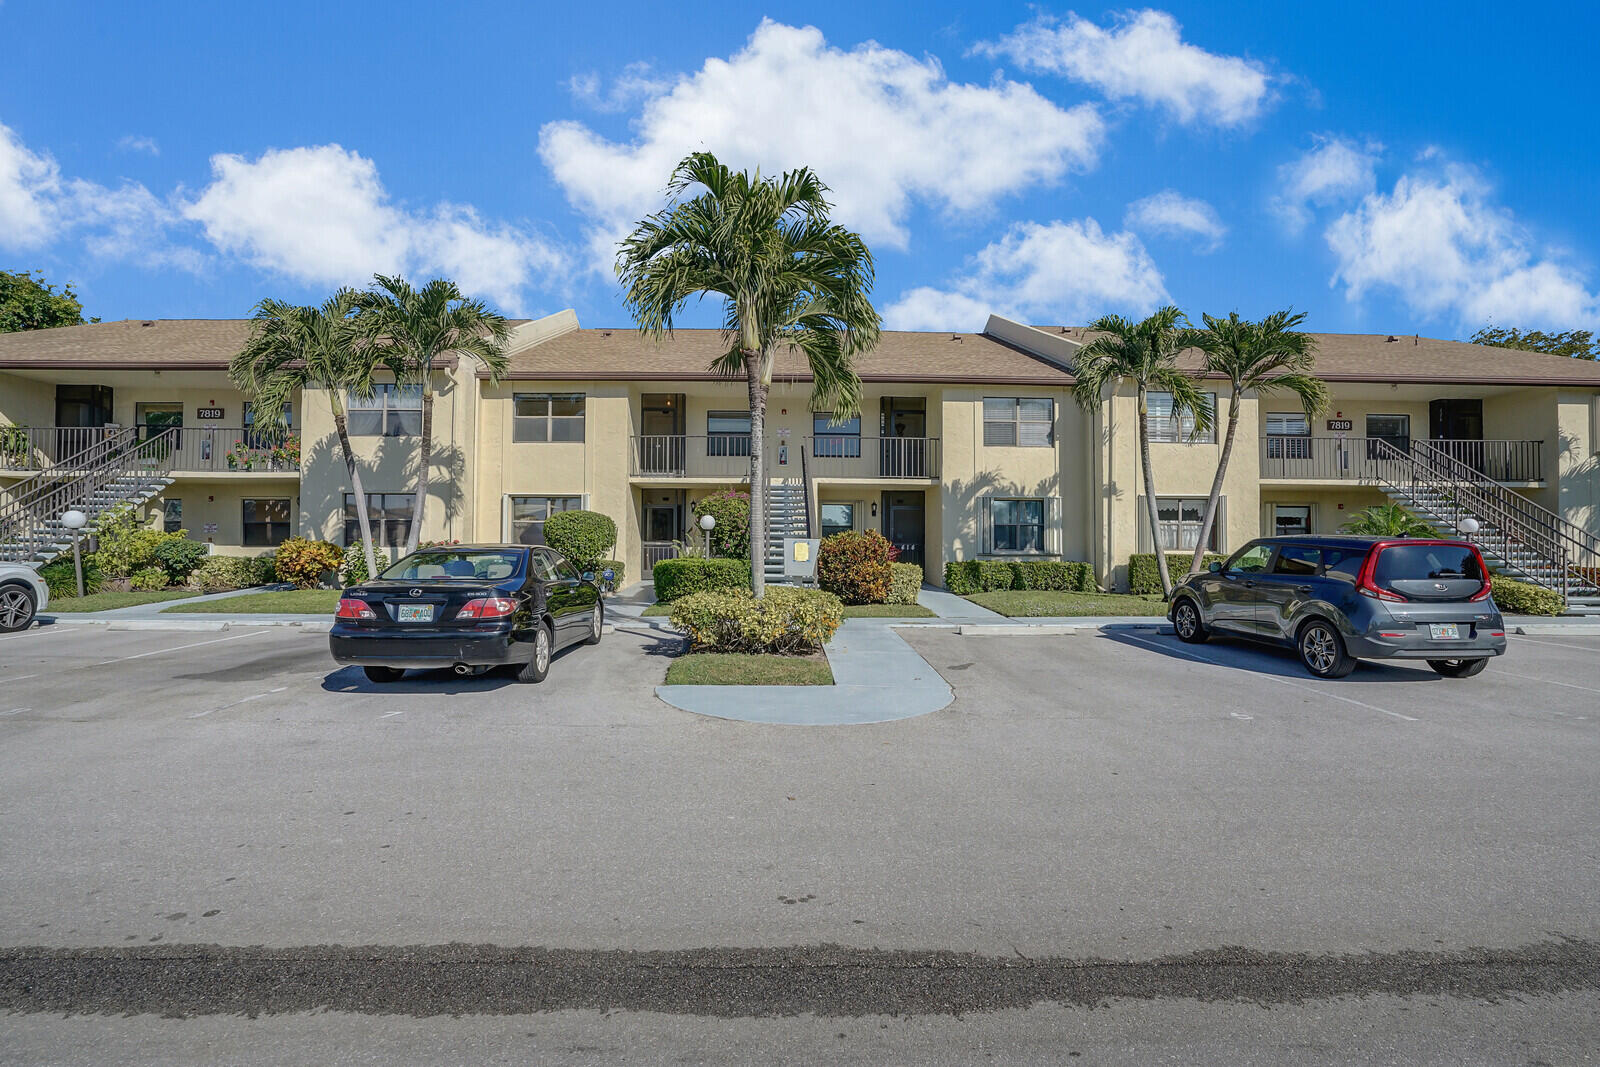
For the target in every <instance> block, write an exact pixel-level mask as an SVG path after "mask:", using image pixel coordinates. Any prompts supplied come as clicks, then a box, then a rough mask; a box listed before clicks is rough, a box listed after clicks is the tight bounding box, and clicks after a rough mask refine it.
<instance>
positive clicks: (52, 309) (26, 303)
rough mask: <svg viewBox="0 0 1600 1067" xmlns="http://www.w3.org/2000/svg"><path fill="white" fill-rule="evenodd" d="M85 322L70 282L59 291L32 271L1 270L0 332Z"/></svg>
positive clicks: (93, 320) (39, 328) (47, 328)
mask: <svg viewBox="0 0 1600 1067" xmlns="http://www.w3.org/2000/svg"><path fill="white" fill-rule="evenodd" d="M85 321H86V320H85V319H84V317H83V305H82V304H81V303H79V302H78V294H77V293H75V292H73V290H72V283H71V282H68V283H67V284H66V285H63V286H62V287H61V289H60V290H59V291H58V290H57V289H56V287H55V286H53V285H50V284H48V283H47V282H46V281H45V280H44V278H43V277H40V276H36V275H35V274H34V273H33V272H32V271H31V270H24V271H8V270H0V333H20V332H22V331H24V330H49V329H54V328H55V327H57V326H82V325H83V324H84V322H85ZM87 321H88V322H99V321H100V320H99V319H88V320H87Z"/></svg>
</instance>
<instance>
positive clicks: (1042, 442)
mask: <svg viewBox="0 0 1600 1067" xmlns="http://www.w3.org/2000/svg"><path fill="white" fill-rule="evenodd" d="M1055 422H1056V402H1055V401H1054V400H1051V399H1050V398H1049V397H1042V396H1041V397H1035V396H986V397H984V398H983V443H984V444H985V445H990V446H1001V447H1006V446H1015V447H1017V448H1049V447H1050V446H1051V445H1053V444H1055Z"/></svg>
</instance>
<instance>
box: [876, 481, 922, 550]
mask: <svg viewBox="0 0 1600 1067" xmlns="http://www.w3.org/2000/svg"><path fill="white" fill-rule="evenodd" d="M882 506H883V516H884V517H883V535H884V536H885V537H887V538H888V539H889V543H890V544H892V545H894V547H895V548H897V549H899V550H900V562H901V563H915V564H916V565H917V566H919V567H921V566H923V558H924V555H925V551H924V550H925V549H926V546H927V535H926V530H925V519H926V515H925V512H924V508H925V504H924V501H923V494H921V493H884V494H883V504H882Z"/></svg>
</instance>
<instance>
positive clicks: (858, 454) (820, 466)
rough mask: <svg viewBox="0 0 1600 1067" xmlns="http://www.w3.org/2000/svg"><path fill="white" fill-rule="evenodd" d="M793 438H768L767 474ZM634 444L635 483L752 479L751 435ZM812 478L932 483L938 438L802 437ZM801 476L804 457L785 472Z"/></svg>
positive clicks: (643, 439)
mask: <svg viewBox="0 0 1600 1067" xmlns="http://www.w3.org/2000/svg"><path fill="white" fill-rule="evenodd" d="M793 440H794V439H793V438H768V440H767V446H766V455H767V469H768V470H769V471H772V470H776V469H777V456H778V452H779V449H780V448H782V447H783V445H784V444H785V443H788V442H792V441H793ZM630 441H631V445H632V448H631V454H632V459H631V463H632V466H631V470H630V473H631V474H632V476H633V477H635V478H703V479H726V480H730V481H742V480H744V479H746V478H748V477H749V476H750V435H749V434H706V435H700V436H696V435H688V434H647V435H643V436H635V437H633V438H631V439H630ZM799 443H800V445H801V446H802V447H804V448H805V450H806V462H807V473H808V474H809V475H810V476H811V477H813V478H864V479H891V480H910V481H928V480H930V479H935V478H938V477H939V439H938V438H937V437H881V438H880V437H858V436H856V435H854V434H850V435H837V436H821V437H802V438H800V439H799ZM783 469H785V470H787V471H789V472H791V473H792V474H794V475H795V476H797V477H798V476H799V473H800V456H799V455H798V454H791V455H790V456H789V463H788V465H787V466H786V467H785V468H783Z"/></svg>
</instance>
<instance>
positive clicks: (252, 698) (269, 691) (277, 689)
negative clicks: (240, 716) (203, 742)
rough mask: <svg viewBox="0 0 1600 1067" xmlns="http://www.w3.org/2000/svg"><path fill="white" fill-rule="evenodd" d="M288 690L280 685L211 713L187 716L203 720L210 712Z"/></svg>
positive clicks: (225, 705) (204, 712)
mask: <svg viewBox="0 0 1600 1067" xmlns="http://www.w3.org/2000/svg"><path fill="white" fill-rule="evenodd" d="M288 688H289V687H288V686H286V685H280V686H278V688H276V689H268V690H267V691H266V692H265V693H257V694H255V695H254V696H248V697H244V698H242V699H240V700H235V701H234V702H233V703H232V704H224V705H222V707H220V708H212V709H211V711H202V712H199V713H197V714H194V715H191V716H189V718H191V719H203V718H205V717H206V716H207V715H210V714H211V712H213V711H227V710H228V709H229V708H236V707H238V706H239V705H240V704H246V703H249V702H250V701H252V700H260V699H261V698H262V697H269V696H271V695H272V694H273V693H281V692H283V691H284V690H285V689H288Z"/></svg>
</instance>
